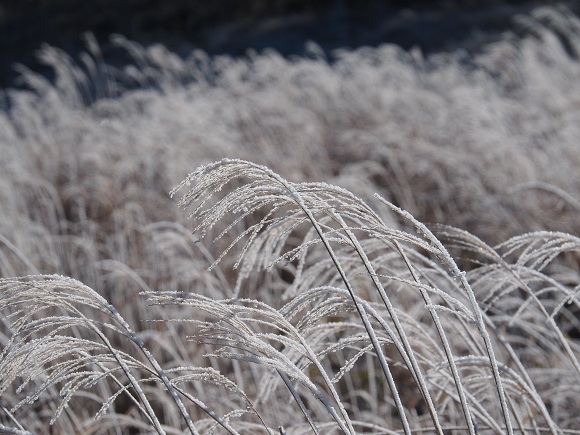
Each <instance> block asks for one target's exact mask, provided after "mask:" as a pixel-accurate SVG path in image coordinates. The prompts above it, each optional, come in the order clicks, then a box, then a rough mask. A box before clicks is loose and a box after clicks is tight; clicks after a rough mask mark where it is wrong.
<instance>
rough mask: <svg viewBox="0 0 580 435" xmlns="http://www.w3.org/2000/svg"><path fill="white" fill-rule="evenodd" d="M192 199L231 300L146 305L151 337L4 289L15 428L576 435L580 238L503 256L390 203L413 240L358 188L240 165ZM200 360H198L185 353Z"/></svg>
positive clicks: (213, 178)
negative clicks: (460, 258)
mask: <svg viewBox="0 0 580 435" xmlns="http://www.w3.org/2000/svg"><path fill="white" fill-rule="evenodd" d="M178 192H181V194H182V196H181V200H180V201H179V204H180V206H181V207H182V208H184V209H186V210H188V211H189V216H190V218H191V219H192V220H193V221H194V233H195V234H196V235H197V236H199V237H200V239H201V240H207V239H213V241H214V242H215V244H216V245H217V246H218V247H219V249H220V250H221V254H220V255H219V256H217V257H216V259H215V260H214V262H213V264H211V266H210V270H211V269H214V270H216V269H219V268H221V267H222V263H226V262H227V261H228V259H229V258H231V262H230V263H229V264H233V267H234V269H235V270H237V275H236V276H237V278H236V282H235V285H234V286H233V287H232V288H231V289H229V288H228V289H225V290H224V293H226V295H225V297H223V298H220V297H210V296H205V295H203V294H202V293H203V292H196V291H163V290H147V291H144V292H142V297H144V298H145V300H146V303H147V305H148V306H149V312H150V313H151V316H150V317H149V319H150V320H151V321H152V323H151V325H152V328H151V329H149V330H153V329H154V330H155V331H156V333H157V334H159V335H158V336H157V338H156V340H150V341H149V342H148V340H147V338H146V337H147V336H148V335H149V334H148V333H147V332H144V333H142V334H137V333H135V332H134V329H133V328H132V327H131V326H129V324H128V323H127V322H126V321H125V320H124V319H123V318H122V317H121V315H120V314H119V313H118V311H117V310H116V309H115V308H114V307H113V306H112V305H110V304H109V302H108V301H106V300H105V299H104V298H102V297H101V296H100V295H98V294H97V293H96V292H95V291H93V290H91V289H90V288H88V287H86V286H84V285H83V284H81V283H80V282H78V281H75V280H73V279H71V278H64V277H59V276H36V277H34V276H31V277H25V278H5V279H2V281H1V282H0V285H1V290H2V293H1V295H2V297H1V299H0V309H1V310H2V312H3V318H4V319H5V320H4V322H5V330H4V331H5V332H4V338H3V352H2V355H1V360H0V367H1V368H2V370H1V371H0V372H1V373H2V377H1V382H2V383H1V385H2V392H3V393H2V397H3V403H2V405H3V414H2V417H1V418H2V421H3V425H4V426H5V427H11V428H14V429H15V430H20V431H24V430H31V429H32V430H34V429H36V430H39V428H40V427H41V426H37V427H36V428H35V427H29V425H30V424H31V422H30V421H28V419H27V418H26V415H27V412H28V411H27V410H29V409H34V407H38V406H39V407H40V408H41V409H42V412H41V414H40V415H41V416H42V415H45V414H44V411H46V414H47V417H46V418H48V414H50V420H51V422H52V423H54V424H56V425H60V426H58V427H59V428H60V429H59V430H60V431H65V432H66V431H68V430H74V431H81V432H91V431H93V430H95V431H96V430H97V428H100V429H98V430H104V429H103V428H106V427H107V426H106V423H105V426H100V425H102V424H103V423H102V421H103V420H102V419H103V418H105V422H106V421H109V424H110V425H111V430H113V429H112V428H113V427H116V428H117V430H120V431H121V432H122V431H123V429H122V427H124V426H125V427H133V428H143V427H149V430H152V431H157V432H158V433H170V432H173V431H179V432H181V431H183V430H186V431H187V430H189V431H190V432H191V433H204V432H206V431H211V430H214V429H215V430H218V429H219V431H220V432H221V431H223V432H224V433H247V432H249V431H251V432H253V433H262V432H263V433H276V432H277V431H283V432H286V433H309V432H314V433H334V432H340V433H358V432H363V433H364V432H372V433H415V432H420V433H423V432H428V433H441V434H443V433H451V432H453V431H455V432H457V433H534V432H540V433H543V432H548V433H554V434H557V433H577V429H578V422H577V415H576V414H577V413H576V411H577V409H578V406H580V404H579V403H578V397H580V394H579V393H580V391H578V389H577V385H578V384H579V383H578V380H579V378H580V364H579V362H578V355H579V350H580V349H579V345H580V343H579V341H578V338H577V325H576V324H575V322H574V321H573V320H571V319H573V318H574V313H575V312H577V311H575V310H577V309H578V307H579V305H580V299H579V297H578V288H579V286H580V282H579V281H578V276H576V277H574V276H573V274H571V273H569V272H570V271H566V270H565V269H559V268H558V267H554V265H555V264H558V258H561V257H566V256H567V255H577V253H578V251H579V250H580V239H578V238H577V237H574V236H572V235H569V234H565V233H550V232H537V233H528V234H525V235H522V236H518V237H515V238H513V239H510V240H508V241H506V242H504V243H503V244H501V245H499V246H497V247H495V248H492V247H489V246H488V245H486V244H485V243H484V242H482V241H481V240H479V239H478V238H476V237H475V236H473V235H471V234H469V233H467V232H465V231H462V230H457V229H454V228H452V227H437V228H436V229H435V230H434V231H435V232H433V231H431V230H430V229H428V228H427V227H426V226H425V225H424V224H422V223H421V222H419V221H418V220H416V219H415V218H414V217H412V216H411V215H410V214H409V213H407V212H405V211H402V210H401V209H399V208H398V207H396V206H394V205H392V204H390V203H389V202H388V201H386V200H384V199H382V198H380V197H378V198H377V199H378V201H379V202H380V203H381V205H382V207H383V208H385V209H386V211H387V212H389V213H393V212H394V213H395V214H396V215H398V216H399V218H400V219H402V220H405V221H407V222H408V223H409V224H410V225H411V226H413V227H415V231H414V232H409V231H404V230H401V229H397V228H393V227H392V226H389V225H386V224H385V222H384V220H383V218H382V217H381V214H380V213H382V212H385V210H383V211H382V212H379V211H378V210H374V209H373V208H371V207H369V206H368V205H367V204H366V203H365V202H363V201H362V200H361V199H359V198H358V197H357V196H355V195H353V194H352V193H350V192H349V191H347V190H345V189H343V188H339V187H337V186H333V185H330V184H326V183H318V182H317V183H313V182H308V183H293V182H290V181H287V180H285V179H284V178H283V177H281V176H280V175H278V174H276V173H275V172H273V171H271V170H270V169H268V168H266V167H264V166H260V165H257V164H254V163H249V162H247V161H243V160H235V159H234V160H232V159H225V160H221V161H218V162H216V163H213V164H210V165H207V166H202V167H200V168H199V169H197V170H196V171H194V172H193V173H191V174H190V175H189V176H188V177H187V179H186V180H184V181H183V182H182V183H181V184H180V185H179V186H178V187H177V188H176V189H174V190H173V192H172V194H177V193H178ZM435 234H437V235H438V236H436V235H435ZM442 241H446V243H447V244H448V246H449V249H455V248H453V247H461V250H462V252H471V253H472V256H471V257H470V258H471V261H472V263H473V264H472V267H471V268H469V270H467V271H465V270H461V269H460V267H459V266H458V265H457V264H458V263H457V262H456V261H455V259H454V258H453V257H452V256H451V255H450V253H449V252H450V251H449V250H448V249H447V248H446V247H445V245H444V244H443V242H442ZM563 264H565V262H564V263H562V265H563ZM576 322H577V321H576ZM573 334H576V338H575V337H574V336H573ZM142 335H143V338H141V336H142ZM161 337H165V338H161ZM169 338H171V339H172V340H175V341H174V342H173V343H172V344H168V343H167V342H166V343H165V344H164V346H162V345H160V344H159V343H161V342H162V341H165V340H167V339H169ZM190 341H192V342H193V343H197V345H195V344H187V343H188V342H190ZM197 346H202V347H203V348H204V349H205V350H206V352H205V355H204V356H203V357H202V358H201V359H192V360H191V361H190V362H189V363H188V362H187V361H184V360H183V359H185V358H186V357H182V356H179V354H180V351H179V350H177V348H180V347H186V348H191V349H190V351H191V350H192V349H193V348H196V347H197ZM163 347H165V349H164V348H163ZM172 347H173V348H175V349H174V350H171V348H172ZM155 354H157V356H154V355H155ZM219 391H221V393H220V392H219ZM75 396H78V397H82V398H84V401H83V403H87V400H88V399H90V401H91V402H92V403H94V406H93V407H92V408H91V407H90V406H89V407H87V406H85V405H83V406H82V407H81V408H78V409H77V404H76V403H75V401H74V400H72V398H73V397H75ZM117 405H118V408H117ZM91 409H92V410H91ZM106 410H108V411H109V413H108V414H105V411H106ZM83 414H86V415H85V416H86V418H83ZM89 414H92V415H96V416H98V417H101V419H98V420H96V421H95V420H92V418H89ZM105 415H106V417H105ZM57 417H58V418H57ZM91 417H92V416H91ZM41 420H42V417H41V419H40V420H37V422H38V423H36V424H41ZM212 428H213V429H212Z"/></svg>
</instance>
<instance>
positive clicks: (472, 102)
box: [0, 8, 580, 435]
mask: <svg viewBox="0 0 580 435" xmlns="http://www.w3.org/2000/svg"><path fill="white" fill-rule="evenodd" d="M113 40H114V43H115V44H117V45H119V46H120V47H122V48H123V49H124V50H126V51H127V53H128V54H130V55H131V56H132V58H133V60H134V62H133V64H132V65H131V66H128V67H126V68H122V69H120V68H115V67H113V66H111V65H109V64H108V63H107V61H106V59H103V58H102V55H101V52H100V49H99V46H98V44H97V43H96V41H95V40H94V38H93V37H92V36H91V35H87V42H86V43H87V51H86V53H84V54H82V55H81V56H80V57H79V58H78V59H71V58H69V57H67V55H66V54H64V53H63V52H61V51H59V50H58V49H55V48H52V47H49V46H45V47H43V48H42V49H41V51H40V52H39V56H40V58H41V59H42V61H43V62H44V63H46V64H47V65H49V66H50V67H51V68H53V70H54V80H48V79H46V78H44V77H42V76H39V75H36V74H35V73H33V72H32V71H29V70H26V69H25V68H24V67H20V71H21V76H20V80H21V87H20V88H19V89H4V90H1V91H0V155H1V158H0V171H1V174H2V177H0V204H1V206H2V212H1V213H0V313H1V314H0V321H1V324H0V349H1V350H0V433H17V434H25V433H26V434H28V433H35V434H44V433H52V434H74V433H78V434H133V433H167V434H178V433H179V434H181V433H192V434H198V433H199V434H205V433H220V434H221V433H230V434H254V433H255V434H260V433H264V434H307V433H320V434H334V433H347V434H354V433H374V434H400V433H404V434H411V433H413V434H431V433H434V434H445V435H450V434H466V433H469V434H504V433H508V434H544V433H550V434H580V361H579V360H580V238H579V236H580V218H579V216H580V170H579V168H580V79H579V78H580V19H579V18H578V17H576V16H574V15H573V14H572V13H571V12H569V11H567V10H565V9H559V8H540V9H536V10H535V11H534V12H533V13H532V14H531V15H529V16H522V17H519V18H518V20H517V22H516V23H515V24H514V30H513V32H509V33H506V34H504V35H502V38H501V40H499V41H497V42H495V43H493V44H490V45H488V46H485V47H483V49H482V50H481V51H480V52H478V53H471V54H470V53H467V52H463V51H461V50H457V51H454V52H450V53H439V54H433V55H429V56H423V55H422V53H421V52H420V50H418V49H413V50H411V51H409V52H407V51H403V50H402V49H400V48H397V47H396V46H393V45H383V46H379V47H376V48H359V49H357V50H346V49H344V50H341V51H337V52H335V53H334V55H333V58H332V59H328V58H327V57H326V55H325V54H324V53H323V52H322V51H321V49H320V48H319V47H318V46H316V45H315V44H313V43H312V44H310V45H309V46H308V50H307V55H306V56H305V57H301V58H298V57H296V58H291V59H287V58H284V57H282V56H280V55H278V54H277V53H276V52H274V51H268V50H266V51H264V52H260V53H257V52H249V53H248V54H247V56H246V57H244V58H232V57H228V56H218V57H212V58H210V57H209V56H207V55H206V54H205V53H203V52H201V51H195V52H193V53H192V54H191V56H190V57H189V58H187V59H181V58H179V57H177V56H176V55H174V54H172V53H170V52H169V51H167V50H166V49H165V48H164V47H163V46H161V45H157V46H153V47H150V48H143V47H140V46H138V45H137V44H135V43H133V42H131V41H128V40H126V39H124V38H123V37H121V36H115V37H113Z"/></svg>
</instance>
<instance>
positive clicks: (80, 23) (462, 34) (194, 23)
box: [0, 0, 580, 87]
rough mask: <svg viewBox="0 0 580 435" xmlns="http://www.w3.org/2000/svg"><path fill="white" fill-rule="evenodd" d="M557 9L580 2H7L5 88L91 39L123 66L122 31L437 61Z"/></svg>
mask: <svg viewBox="0 0 580 435" xmlns="http://www.w3.org/2000/svg"><path fill="white" fill-rule="evenodd" d="M555 3H564V4H566V5H567V6H568V7H570V8H571V9H573V10H575V11H576V12H578V10H580V7H579V3H580V1H578V0H570V1H563V2H547V1H508V0H504V1H500V0H497V1H491V0H490V1H482V0H471V1H470V0H463V1H460V0H455V1H453V0H448V1H379V0H368V1H355V0H240V1H234V0H209V1H201V0H172V1H163V0H124V1H119V0H0V56H1V57H0V87H7V86H13V85H14V84H15V82H14V79H15V77H16V73H15V71H14V68H13V64H14V63H15V62H18V63H22V64H24V65H26V66H29V67H31V68H32V69H34V70H36V71H40V72H44V73H48V71H43V68H42V66H41V65H39V64H38V63H37V62H36V57H35V52H36V51H37V50H38V48H39V47H40V46H41V44H42V43H48V44H51V45H54V46H57V47H60V48H62V49H64V50H65V51H67V52H68V53H70V54H72V55H75V54H77V53H78V52H79V51H81V50H84V48H85V46H84V42H83V39H82V38H81V35H82V33H83V32H86V31H91V32H93V33H94V34H95V36H96V37H97V40H98V41H99V43H100V44H101V46H102V49H103V52H104V54H105V58H106V59H107V61H109V62H112V63H122V62H123V61H124V60H123V59H122V55H121V54H120V53H118V52H115V49H114V48H113V46H112V45H111V44H109V43H108V38H109V35H111V34H115V33H118V34H122V35H125V36H126V37H127V38H129V39H131V40H135V41H137V42H140V43H141V44H144V45H147V44H150V43H154V42H161V43H163V44H164V45H166V46H167V47H168V48H169V49H170V50H172V51H175V52H177V53H178V54H180V55H184V56H185V55H187V54H188V53H189V52H191V50H192V49H193V48H201V49H203V50H205V51H207V52H208V53H210V54H220V53H227V54H232V55H240V54H243V53H244V52H245V51H246V50H247V49H248V48H255V49H258V50H260V49H263V48H265V47H272V48H274V49H276V50H278V51H279V52H281V53H282V54H284V55H292V54H298V55H299V54H301V53H302V52H303V49H304V44H305V42H307V41H308V40H313V41H315V42H317V43H318V44H319V45H320V46H321V47H322V48H323V49H324V50H325V51H326V52H331V51H332V50H333V49H335V48H338V47H351V48H356V47H358V46H362V45H378V44H380V43H383V42H393V43H396V44H399V45H400V46H402V47H404V48H411V47H413V46H418V47H420V48H421V49H422V50H423V52H424V53H430V52H434V51H439V50H450V49H453V48H456V47H464V48H466V49H467V50H477V49H478V48H479V47H481V46H482V44H485V43H486V42H490V41H492V40H494V39H495V38H497V37H498V36H499V35H500V34H501V32H503V31H505V30H506V29H508V28H510V26H511V23H512V18H513V16H514V15H517V14H521V13H526V12H529V11H530V10H531V9H533V8H534V7H537V6H539V5H542V4H543V5H546V4H555Z"/></svg>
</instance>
